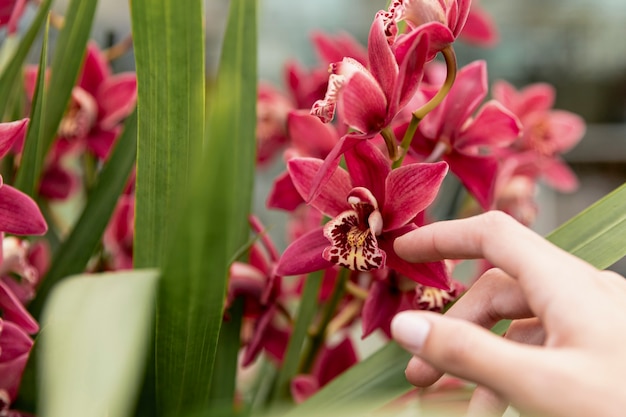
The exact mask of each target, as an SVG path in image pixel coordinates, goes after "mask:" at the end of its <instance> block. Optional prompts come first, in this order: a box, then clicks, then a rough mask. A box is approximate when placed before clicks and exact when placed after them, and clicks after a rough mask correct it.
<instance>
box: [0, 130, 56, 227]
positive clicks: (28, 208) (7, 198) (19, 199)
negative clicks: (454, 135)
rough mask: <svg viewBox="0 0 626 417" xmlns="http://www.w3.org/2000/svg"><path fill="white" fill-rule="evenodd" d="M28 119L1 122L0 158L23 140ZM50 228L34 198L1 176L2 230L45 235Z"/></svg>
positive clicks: (0, 213) (0, 207) (0, 223)
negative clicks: (4, 181) (3, 181)
mask: <svg viewBox="0 0 626 417" xmlns="http://www.w3.org/2000/svg"><path fill="white" fill-rule="evenodd" d="M27 124H28V119H22V120H18V121H15V122H9V123H0V158H2V157H4V156H5V155H6V154H7V153H8V152H9V150H11V148H12V147H13V146H14V144H15V143H16V142H19V141H23V140H24V135H25V133H26V125H27ZM47 230H48V226H47V224H46V221H45V220H44V218H43V215H42V214H41V211H40V210H39V207H37V204H36V203H35V202H34V201H33V199H32V198H30V197H29V196H27V195H26V194H24V193H22V192H21V191H19V190H17V189H16V188H13V187H11V186H10V185H6V184H3V183H2V177H0V232H8V233H11V234H15V235H43V234H44V233H45V232H46V231H47Z"/></svg>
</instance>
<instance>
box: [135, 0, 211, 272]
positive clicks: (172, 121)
mask: <svg viewBox="0 0 626 417" xmlns="http://www.w3.org/2000/svg"><path fill="white" fill-rule="evenodd" d="M202 4H203V2H202V1H200V0H194V1H191V2H187V3H185V6H184V7H181V4H180V2H177V1H176V0H134V1H132V2H131V13H132V25H133V39H134V50H135V61H136V70H137V90H138V98H137V103H138V126H137V132H138V159H137V184H136V217H135V219H136V220H135V245H134V253H133V257H134V264H135V266H137V267H153V266H157V265H159V264H161V263H162V260H163V259H164V257H165V253H166V252H165V250H166V244H167V243H168V241H169V237H168V229H167V225H168V224H171V223H172V220H173V219H174V218H175V216H174V215H173V214H172V210H173V206H174V205H175V204H174V203H175V201H176V200H177V199H178V198H179V196H180V195H181V194H182V193H180V192H179V189H181V188H183V187H184V186H185V184H186V183H187V181H188V178H189V167H190V161H191V155H193V154H194V153H197V152H198V150H199V149H200V147H201V143H202V140H203V138H204V118H205V107H204V106H205V105H204V32H203V28H202V16H204V14H203V13H204V12H203V7H202Z"/></svg>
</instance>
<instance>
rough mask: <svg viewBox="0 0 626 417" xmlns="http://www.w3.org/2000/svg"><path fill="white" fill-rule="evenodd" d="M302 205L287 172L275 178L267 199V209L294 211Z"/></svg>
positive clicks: (302, 201) (301, 199)
mask: <svg viewBox="0 0 626 417" xmlns="http://www.w3.org/2000/svg"><path fill="white" fill-rule="evenodd" d="M303 203H304V199H303V198H302V196H301V195H300V193H299V192H298V190H297V189H296V187H295V186H294V185H293V181H292V180H291V176H290V175H289V172H288V171H285V172H283V173H282V174H280V175H279V176H278V177H276V179H275V180H274V184H272V189H271V190H270V192H269V195H268V198H267V207H268V208H271V209H280V210H286V211H294V210H295V209H296V208H298V207H299V206H300V205H301V204H303Z"/></svg>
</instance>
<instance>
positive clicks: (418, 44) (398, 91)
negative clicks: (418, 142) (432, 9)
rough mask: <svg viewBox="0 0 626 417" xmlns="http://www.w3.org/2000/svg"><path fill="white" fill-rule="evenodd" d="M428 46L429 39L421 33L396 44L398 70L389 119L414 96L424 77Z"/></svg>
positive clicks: (410, 35) (412, 34)
mask: <svg viewBox="0 0 626 417" xmlns="http://www.w3.org/2000/svg"><path fill="white" fill-rule="evenodd" d="M428 45H429V38H428V36H426V35H424V33H423V31H413V32H412V33H411V34H409V35H407V36H405V37H403V38H402V39H401V40H400V41H398V43H397V44H396V46H395V50H394V53H395V56H396V59H397V60H398V65H399V66H400V70H399V74H398V77H397V79H396V84H395V86H394V94H393V96H392V98H391V99H390V105H389V118H390V119H391V118H393V117H394V116H395V115H396V113H397V112H398V111H400V110H401V109H402V108H403V107H404V106H406V104H407V103H408V102H409V101H410V100H411V99H412V98H413V96H415V93H416V92H417V89H418V87H419V85H420V82H421V80H422V78H423V76H424V65H425V63H426V58H427V52H428V49H429V46H428Z"/></svg>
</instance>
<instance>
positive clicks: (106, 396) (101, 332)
mask: <svg viewBox="0 0 626 417" xmlns="http://www.w3.org/2000/svg"><path fill="white" fill-rule="evenodd" d="M157 278H158V272H157V271H156V270H135V271H124V272H115V273H104V274H95V275H81V276H74V277H71V278H68V279H66V280H64V281H63V282H61V283H60V284H59V285H58V286H56V287H55V288H54V290H53V291H52V292H51V294H50V298H49V300H48V301H47V303H46V306H45V308H44V312H43V317H42V322H41V329H42V330H41V333H40V340H39V342H38V344H37V346H38V349H39V357H40V360H39V361H38V364H39V376H40V397H39V403H38V413H37V414H38V415H39V416H42V417H57V416H58V417H61V416H62V417H74V416H75V417H83V416H110V417H123V416H130V415H131V413H132V410H133V406H134V402H135V400H136V395H137V388H138V382H139V381H140V378H141V375H142V372H143V370H144V366H145V353H146V348H147V347H148V342H149V340H150V329H151V322H152V319H153V314H154V296H155V290H156V284H157Z"/></svg>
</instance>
